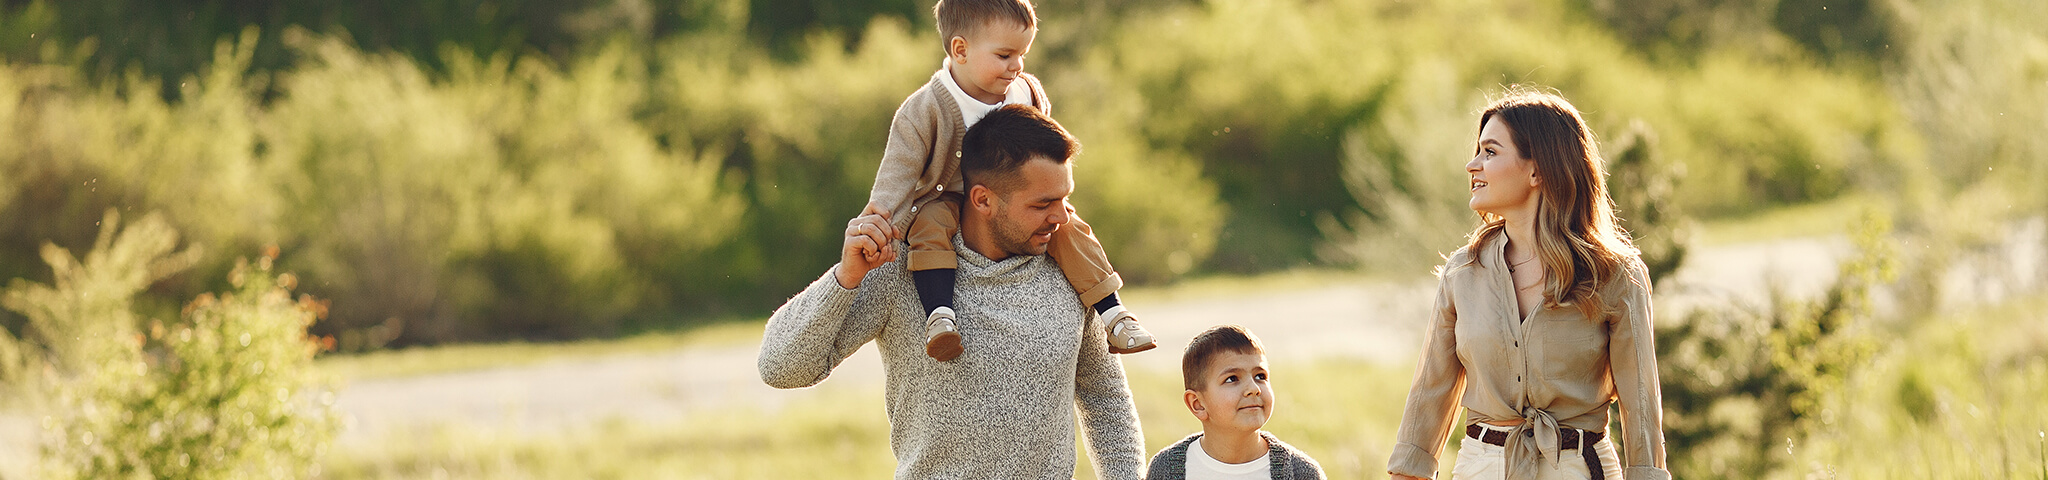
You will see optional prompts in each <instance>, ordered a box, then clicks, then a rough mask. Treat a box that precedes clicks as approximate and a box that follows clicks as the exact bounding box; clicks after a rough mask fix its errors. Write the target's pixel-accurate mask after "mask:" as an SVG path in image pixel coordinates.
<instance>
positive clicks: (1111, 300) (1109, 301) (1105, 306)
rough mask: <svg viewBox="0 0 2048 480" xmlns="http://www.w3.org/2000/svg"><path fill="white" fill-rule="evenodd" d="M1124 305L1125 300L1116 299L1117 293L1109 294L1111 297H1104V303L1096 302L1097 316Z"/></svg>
mask: <svg viewBox="0 0 2048 480" xmlns="http://www.w3.org/2000/svg"><path fill="white" fill-rule="evenodd" d="M1123 304H1124V302H1123V300H1117V299H1116V292H1109V296H1107V297H1102V301H1100V302H1095V314H1096V315H1101V314H1103V313H1105V312H1108V311H1109V309H1110V308H1114V307H1116V306H1117V305H1123Z"/></svg>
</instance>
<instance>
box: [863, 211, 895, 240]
mask: <svg viewBox="0 0 2048 480" xmlns="http://www.w3.org/2000/svg"><path fill="white" fill-rule="evenodd" d="M868 215H875V216H880V217H882V224H883V225H886V226H888V227H889V228H888V230H887V231H885V232H884V233H885V234H887V236H888V237H889V239H890V240H902V239H903V233H902V232H898V231H896V224H895V223H894V222H891V221H890V219H889V211H887V210H883V209H882V206H881V205H877V204H875V202H868V205H867V206H866V207H862V208H861V209H860V216H863V217H865V216H868Z"/></svg>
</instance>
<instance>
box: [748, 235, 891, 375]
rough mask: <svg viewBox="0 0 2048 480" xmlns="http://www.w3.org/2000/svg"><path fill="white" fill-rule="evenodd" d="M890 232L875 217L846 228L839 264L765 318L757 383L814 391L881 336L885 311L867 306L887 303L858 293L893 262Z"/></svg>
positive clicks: (885, 315)
mask: <svg viewBox="0 0 2048 480" xmlns="http://www.w3.org/2000/svg"><path fill="white" fill-rule="evenodd" d="M889 228H890V227H889V224H888V223H887V222H886V221H884V220H883V218H882V216H880V215H872V214H870V215H862V216H860V217H858V218H854V219H853V221H851V222H847V226H846V237H845V241H843V242H842V243H841V247H840V253H839V260H840V261H839V264H838V265H834V266H833V267H832V269H831V270H830V271H827V272H825V275H824V276H821V277H819V278H818V280H817V281H814V282H811V285H810V287H808V288H805V289H804V291H803V292H802V293H798V294H797V295H796V296H795V297H793V298H790V299H789V302H788V303H784V304H783V305H782V308H778V309H775V314H774V315H772V316H769V317H768V326H767V328H766V329H765V330H764V331H763V332H762V334H761V357H760V359H759V368H760V370H761V381H763V382H767V383H768V385H770V386H773V387H775V388H803V387H808V386H812V385H817V384H818V382H822V381H825V377H826V376H827V375H831V374H832V369H833V368H834V367H837V366H839V362H842V361H845V360H846V357H849V356H852V355H853V352H855V351H857V350H860V346H861V345H863V344H866V343H867V342H868V341H870V340H874V339H875V337H876V336H878V335H880V334H881V332H882V325H883V323H884V321H885V320H886V319H887V313H888V310H889V309H888V307H889V305H878V306H879V307H881V308H874V307H870V306H869V304H877V303H883V304H886V303H887V301H886V300H883V299H879V298H874V297H876V295H875V292H873V291H872V290H873V289H869V290H870V291H869V292H867V293H865V294H863V293H862V292H860V291H859V290H858V289H859V288H860V286H861V283H862V282H863V281H865V280H864V279H865V277H866V276H867V274H868V273H869V272H871V271H874V270H875V269H876V268H877V267H881V266H883V265H886V264H888V263H889V262H891V261H894V260H895V259H896V249H895V245H894V244H892V243H890V242H889V240H888V235H889V234H888V232H889V231H890V230H889ZM883 271H884V273H885V274H886V273H889V272H896V273H900V271H897V270H892V269H884V270H883Z"/></svg>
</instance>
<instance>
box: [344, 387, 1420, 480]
mask: <svg viewBox="0 0 2048 480" xmlns="http://www.w3.org/2000/svg"><path fill="white" fill-rule="evenodd" d="M1273 372H1274V373H1273V379H1274V385H1275V388H1276V390H1277V391H1278V395H1279V398H1278V402H1279V403H1278V405H1277V407H1276V408H1275V412H1276V413H1275V416H1274V420H1273V422H1272V423H1270V424H1268V425H1267V430H1269V431H1272V432H1274V433H1275V434H1277V435H1279V436H1280V437H1281V438H1282V439H1285V440H1287V441H1288V442H1290V443H1293V444H1295V445H1297V446H1301V447H1302V448H1304V449H1307V450H1308V451H1309V452H1310V453H1311V454H1313V455H1315V456H1316V457H1317V459H1318V460H1319V461H1321V462H1323V465H1324V467H1325V468H1326V469H1328V471H1329V472H1330V473H1331V474H1332V475H1333V476H1335V477H1336V478H1357V477H1360V476H1365V475H1369V474H1371V473H1373V472H1378V471H1381V470H1382V469H1383V468H1384V462H1385V459H1386V456H1387V454H1388V452H1389V451H1390V450H1391V443H1392V440H1393V432H1394V429H1395V428H1396V426H1397V424H1398V421H1399V419H1400V409H1401V402H1402V399H1403V398H1404V396H1405V395H1406V393H1405V392H1406V390H1407V384H1408V375H1409V368H1408V367H1405V366H1404V367H1387V366H1380V365H1370V364H1365V363H1361V362H1357V361H1344V360H1327V361H1314V362H1306V363H1299V364H1278V365H1274V366H1273ZM1130 375H1131V378H1130V382H1131V388H1132V390H1133V393H1134V395H1135V397H1136V399H1137V402H1138V415H1139V418H1141V419H1142V422H1143V425H1144V430H1145V440H1146V454H1147V455H1148V456H1149V455H1150V454H1151V453H1154V452H1156V451H1158V450H1159V449H1161V448H1164V447H1166V446H1167V445H1169V444H1171V443H1173V442H1174V441H1177V440H1179V439H1180V438H1181V437H1182V436H1184V435H1186V434H1188V433H1192V432H1195V431H1198V430H1200V428H1201V426H1200V424H1199V423H1197V422H1196V421H1195V419H1194V417H1192V416H1190V415H1189V414H1188V413H1187V410H1186V408H1185V407H1183V406H1181V403H1180V402H1181V400H1180V385H1179V384H1180V377H1179V372H1167V371H1151V370H1142V369H1140V370H1133V371H1131V372H1130ZM831 391H833V392H834V393H833V394H832V395H830V396H829V397H825V398H814V399H810V400H805V401H798V402H790V403H787V404H783V405H780V406H777V407H773V408H761V407H753V406H733V407H731V408H729V409H723V410H720V411H715V412H703V413H700V414H695V415H692V416H690V417H687V418H685V419H684V420H681V421H677V422H674V423H669V424H659V425H645V424H633V423H628V422H623V421H612V422H604V423H601V424H598V425H593V426H590V427H588V428H582V429H577V430H575V431H571V432H566V433H557V434H549V435H545V436H524V435H518V434H512V435H507V434H502V433H499V432H496V431H493V430H484V429H478V428H475V427H457V426H447V427H442V428H441V429H439V430H437V431H435V432H434V433H433V434H430V435H401V436H394V438H390V439H388V440H386V441H379V442H372V443H370V444H371V445H373V446H371V447H368V448H364V449H360V450H349V449H345V448H344V449H340V450H337V451H335V452H333V454H331V455H330V456H329V457H328V459H327V463H326V465H327V468H326V471H325V472H324V473H325V474H326V475H328V476H330V477H332V478H343V479H349V478H492V479H500V478H504V479H517V478H887V477H888V476H889V475H890V473H891V472H892V471H893V469H894V467H895V461H894V459H893V458H892V457H891V455H890V453H889V445H888V438H889V423H888V419H887V416H886V414H885V413H884V409H883V406H882V393H881V391H880V385H872V386H853V387H845V386H841V388H836V389H832V390H831ZM1081 458H1084V459H1085V458H1086V457H1085V456H1083V457H1081ZM1080 467H1081V468H1080V469H1079V471H1078V472H1077V476H1078V477H1080V478H1092V477H1093V476H1094V474H1093V472H1092V470H1093V469H1092V468H1091V466H1089V465H1086V464H1085V460H1084V464H1083V465H1081V466H1080Z"/></svg>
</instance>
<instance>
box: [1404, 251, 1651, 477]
mask: <svg viewBox="0 0 2048 480" xmlns="http://www.w3.org/2000/svg"><path fill="white" fill-rule="evenodd" d="M1506 246H1507V236H1506V235H1501V234H1494V235H1492V238H1488V239H1486V240H1485V241H1484V242H1482V243H1481V244H1480V245H1479V247H1480V248H1478V249H1477V250H1478V252H1477V255H1476V258H1475V255H1474V253H1473V252H1472V251H1471V250H1470V249H1460V250H1459V251H1458V252H1457V253H1456V254H1454V255H1452V256H1451V258H1450V261H1449V262H1448V263H1446V264H1445V266H1444V270H1443V272H1442V273H1441V275H1440V278H1439V280H1438V281H1439V282H1440V283H1439V284H1438V286H1437V297H1436V306H1435V308H1433V309H1432V310H1433V313H1432V314H1431V315H1430V320H1429V325H1428V327H1427V329H1426V331H1425V332H1424V335H1423V346H1422V361H1421V364H1420V365H1419V366H1417V367H1416V371H1415V384H1414V387H1413V388H1411V389H1410V390H1409V391H1408V406H1407V409H1406V410H1405V411H1404V413H1403V414H1402V416H1401V430H1400V433H1399V434H1398V435H1397V437H1396V442H1397V443H1396V444H1395V445H1394V454H1393V458H1392V459H1391V460H1389V461H1388V462H1387V471H1388V472H1390V473H1396V474H1401V475H1410V476H1416V477H1424V478H1429V477H1433V476H1434V473H1435V472H1436V467H1437V455H1438V454H1439V453H1441V452H1442V450H1443V447H1444V442H1445V440H1447V439H1448V437H1449V435H1451V434H1452V433H1453V432H1459V433H1460V434H1462V432H1463V429H1457V430H1453V429H1452V425H1451V423H1452V420H1454V419H1455V418H1456V413H1457V407H1459V406H1460V405H1462V406H1464V407H1465V408H1466V410H1467V411H1468V412H1469V415H1467V417H1468V421H1470V422H1489V423H1498V422H1501V421H1506V420H1516V419H1520V420H1524V422H1523V423H1522V424H1521V425H1520V426H1518V427H1516V428H1515V432H1513V435H1509V436H1508V443H1507V449H1506V454H1507V457H1508V472H1509V475H1508V478H1536V475H1535V474H1536V470H1535V469H1537V468H1546V469H1547V468H1554V467H1555V466H1556V465H1557V463H1556V462H1557V461H1558V460H1559V459H1560V456H1559V455H1560V454H1559V445H1557V443H1558V440H1557V437H1558V429H1559V427H1560V426H1564V427H1572V428H1577V429H1580V430H1586V431H1593V432H1604V431H1606V430H1607V405H1608V403H1609V401H1610V400H1616V401H1619V402H1620V406H1621V430H1622V431H1621V432H1619V433H1618V434H1617V436H1619V437H1621V438H1620V440H1621V442H1622V446H1624V447H1625V448H1624V449H1623V450H1622V451H1621V452H1622V467H1623V469H1622V471H1623V472H1624V474H1623V476H1624V477H1625V478H1627V479H1628V480H1638V479H1668V478H1671V474H1670V473H1669V472H1667V471H1665V470H1664V413H1663V400H1662V395H1663V394H1662V389H1661V388H1660V387H1659V383H1658V379H1657V342H1656V340H1655V337H1654V331H1653V330H1654V329H1653V325H1654V323H1653V322H1652V318H1651V311H1650V277H1649V272H1648V269H1647V268H1645V267H1644V266H1643V263H1642V261H1641V260H1640V259H1635V258H1631V259H1630V261H1629V263H1628V264H1627V265H1625V266H1624V268H1623V270H1624V271H1625V272H1626V274H1625V275H1622V276H1618V277H1617V278H1614V279H1611V280H1609V281H1608V282H1607V284H1606V285H1602V286H1601V291H1600V295H1601V301H1602V302H1604V303H1606V304H1607V305H1606V308H1605V309H1604V310H1606V312H1607V313H1604V314H1602V315H1600V316H1599V317H1600V318H1598V319H1588V318H1586V315H1585V314H1584V313H1582V312H1581V310H1580V309H1579V308H1577V307H1576V306H1566V307H1562V308H1549V309H1540V310H1538V311H1537V312H1536V313H1534V314H1532V315H1531V316H1530V317H1529V318H1528V319H1527V320H1526V321H1516V319H1517V318H1519V317H1520V315H1519V313H1518V312H1519V310H1518V309H1517V307H1516V305H1517V304H1516V302H1515V295H1514V286H1513V280H1511V279H1509V278H1508V269H1507V262H1506V261H1505V259H1504V255H1505V253H1504V250H1505V248H1506ZM1524 430H1534V431H1535V434H1534V436H1533V437H1529V436H1525V435H1529V434H1528V433H1527V432H1524Z"/></svg>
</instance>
